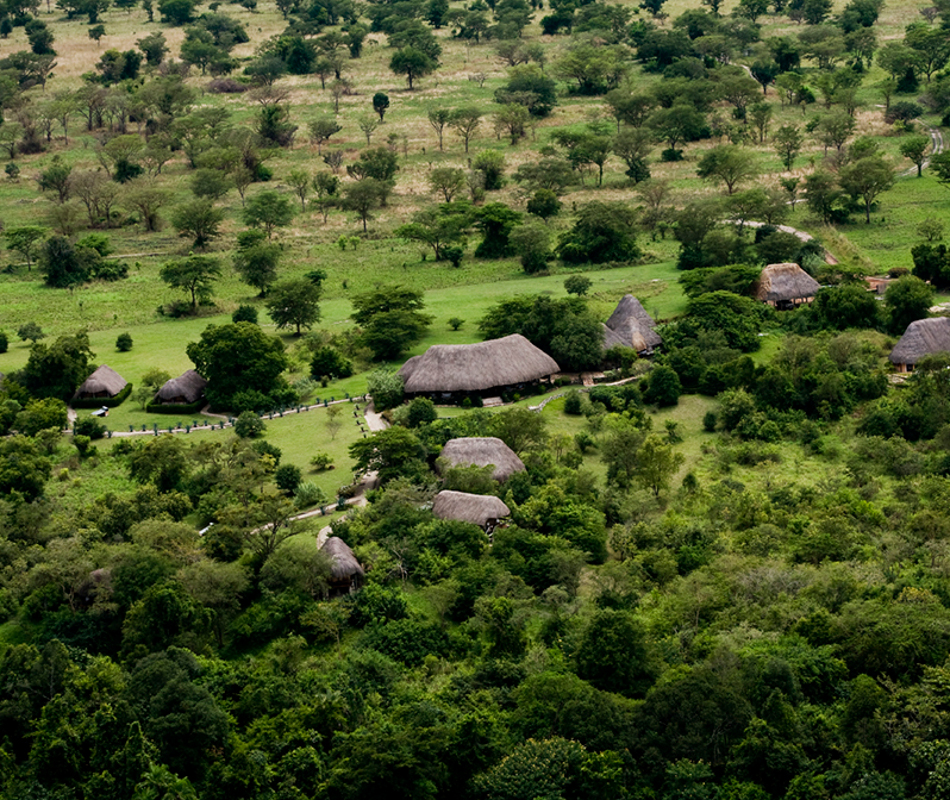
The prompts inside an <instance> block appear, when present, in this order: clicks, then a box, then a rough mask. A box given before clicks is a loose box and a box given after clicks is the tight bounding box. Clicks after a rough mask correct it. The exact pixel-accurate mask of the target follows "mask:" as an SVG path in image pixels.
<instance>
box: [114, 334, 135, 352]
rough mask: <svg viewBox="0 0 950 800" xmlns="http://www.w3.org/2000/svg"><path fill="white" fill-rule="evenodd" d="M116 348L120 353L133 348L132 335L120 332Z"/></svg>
mask: <svg viewBox="0 0 950 800" xmlns="http://www.w3.org/2000/svg"><path fill="white" fill-rule="evenodd" d="M115 349H116V350H118V351H119V352H120V353H127V352H129V350H131V349H132V336H131V335H130V334H128V333H120V334H119V336H118V337H117V338H116V340H115Z"/></svg>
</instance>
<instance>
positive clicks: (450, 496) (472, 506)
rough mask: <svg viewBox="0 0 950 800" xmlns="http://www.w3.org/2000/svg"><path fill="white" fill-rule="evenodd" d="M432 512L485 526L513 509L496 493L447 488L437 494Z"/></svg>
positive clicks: (442, 517) (441, 517)
mask: <svg viewBox="0 0 950 800" xmlns="http://www.w3.org/2000/svg"><path fill="white" fill-rule="evenodd" d="M432 513H433V514H435V515H436V516H437V517H438V518H439V519H455V520H458V521H459V522H471V523H472V524H473V525H478V526H479V527H482V528H484V527H485V526H486V525H487V524H488V523H489V522H490V521H491V520H493V519H502V518H503V517H507V516H508V515H509V514H510V513H511V510H510V509H509V508H508V506H506V505H505V504H504V503H503V502H502V501H501V500H499V499H498V498H497V497H495V496H494V495H490V494H469V493H468V492H452V491H449V490H447V489H446V490H445V491H441V492H439V493H438V494H437V495H436V496H435V500H434V501H433V503H432Z"/></svg>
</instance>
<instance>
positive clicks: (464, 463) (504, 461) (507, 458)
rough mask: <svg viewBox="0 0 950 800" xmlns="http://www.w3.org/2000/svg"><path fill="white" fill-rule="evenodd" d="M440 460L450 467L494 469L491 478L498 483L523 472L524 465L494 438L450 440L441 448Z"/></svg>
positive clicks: (473, 437) (513, 453) (472, 437)
mask: <svg viewBox="0 0 950 800" xmlns="http://www.w3.org/2000/svg"><path fill="white" fill-rule="evenodd" d="M441 458H442V459H445V463H446V464H448V465H449V466H452V467H468V466H473V465H474V466H476V467H487V466H493V467H494V468H495V470H494V472H492V478H494V479H495V480H496V481H498V482H499V483H502V482H504V481H506V480H508V479H509V478H510V477H511V476H512V475H514V474H515V473H516V472H524V463H523V462H522V461H521V459H520V458H518V456H517V455H515V451H514V450H512V449H511V448H510V447H508V445H506V444H505V443H504V442H503V441H502V440H501V439H496V438H495V437H494V436H479V437H475V436H465V437H460V438H458V439H450V440H449V441H448V442H446V443H445V447H443V448H442V455H441Z"/></svg>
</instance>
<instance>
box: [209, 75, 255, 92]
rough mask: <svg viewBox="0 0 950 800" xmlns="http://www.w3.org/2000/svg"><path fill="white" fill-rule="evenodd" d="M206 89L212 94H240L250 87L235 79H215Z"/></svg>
mask: <svg viewBox="0 0 950 800" xmlns="http://www.w3.org/2000/svg"><path fill="white" fill-rule="evenodd" d="M205 88H206V89H207V91H209V92H211V94H240V93H241V92H246V91H247V90H248V89H249V88H250V87H249V86H246V85H245V84H243V83H241V82H240V81H237V80H235V79H234V78H215V79H214V80H213V81H211V82H210V83H209V84H208V85H207V86H206V87H205Z"/></svg>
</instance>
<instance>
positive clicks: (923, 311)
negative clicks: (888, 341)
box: [884, 275, 934, 334]
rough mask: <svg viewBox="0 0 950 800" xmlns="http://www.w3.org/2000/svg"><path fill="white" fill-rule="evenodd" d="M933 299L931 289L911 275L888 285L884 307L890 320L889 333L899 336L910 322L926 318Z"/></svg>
mask: <svg viewBox="0 0 950 800" xmlns="http://www.w3.org/2000/svg"><path fill="white" fill-rule="evenodd" d="M933 299H934V290H933V287H931V286H928V285H927V284H926V283H924V282H923V281H922V280H921V279H920V278H917V277H915V276H913V275H905V276H904V277H902V278H899V279H898V280H896V281H894V283H892V284H890V285H889V286H888V287H887V291H885V292H884V307H885V308H886V309H887V313H888V315H889V318H890V324H889V327H890V330H891V332H892V333H895V334H901V333H903V332H904V330H905V329H906V328H907V326H908V325H910V323H911V322H913V321H914V320H918V319H923V318H924V317H926V316H927V313H928V311H929V309H930V306H932V305H933Z"/></svg>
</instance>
